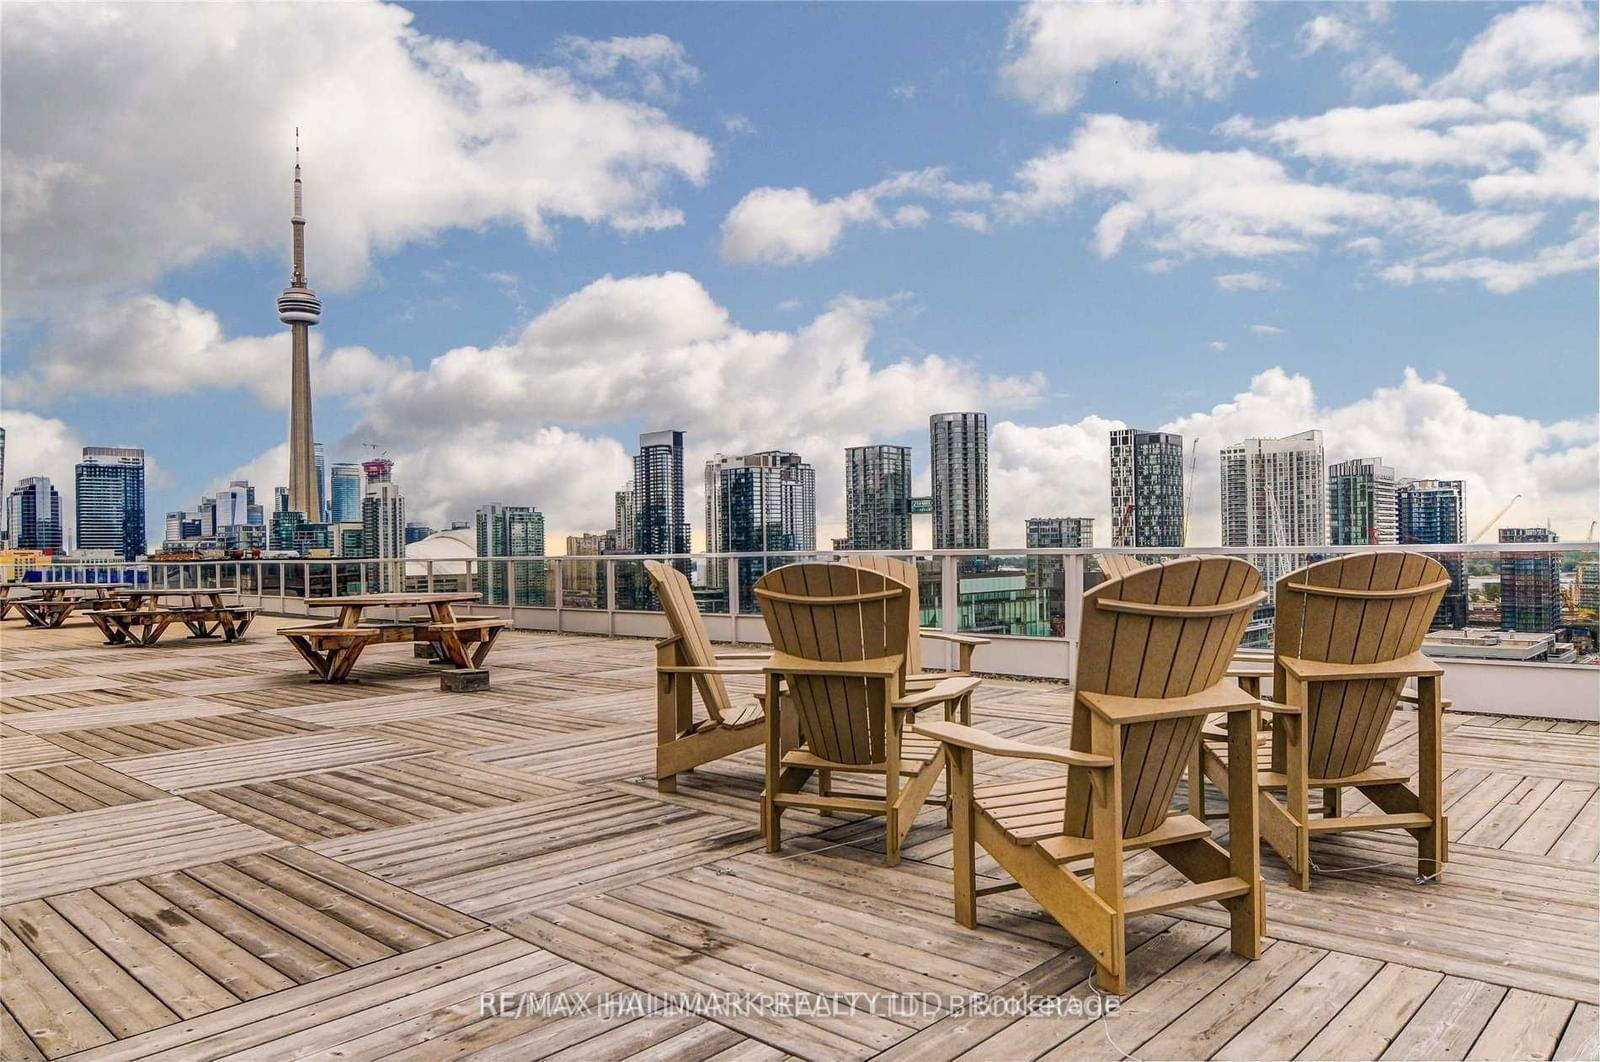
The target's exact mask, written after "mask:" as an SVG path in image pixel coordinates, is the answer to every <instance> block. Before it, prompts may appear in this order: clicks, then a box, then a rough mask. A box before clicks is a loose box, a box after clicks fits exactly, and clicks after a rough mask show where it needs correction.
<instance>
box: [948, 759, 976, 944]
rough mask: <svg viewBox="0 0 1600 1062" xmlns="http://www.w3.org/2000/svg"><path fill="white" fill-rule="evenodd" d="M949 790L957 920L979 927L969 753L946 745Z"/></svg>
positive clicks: (970, 760)
mask: <svg viewBox="0 0 1600 1062" xmlns="http://www.w3.org/2000/svg"><path fill="white" fill-rule="evenodd" d="M945 754H946V760H945V762H946V764H947V765H948V767H949V772H948V775H947V779H946V784H947V785H948V786H949V787H950V795H949V804H948V807H949V812H950V843H951V855H952V857H953V872H954V877H955V900H956V921H957V922H959V923H961V924H962V925H963V926H966V927H967V928H968V929H976V928H978V850H977V838H976V837H975V836H974V834H973V828H972V827H973V821H972V819H973V812H972V750H971V749H958V748H951V747H949V746H946V748H945Z"/></svg>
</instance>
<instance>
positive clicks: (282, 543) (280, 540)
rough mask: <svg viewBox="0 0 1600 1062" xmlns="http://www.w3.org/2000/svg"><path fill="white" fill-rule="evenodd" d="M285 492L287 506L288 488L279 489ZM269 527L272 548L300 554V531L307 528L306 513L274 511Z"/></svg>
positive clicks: (289, 510) (288, 509)
mask: <svg viewBox="0 0 1600 1062" xmlns="http://www.w3.org/2000/svg"><path fill="white" fill-rule="evenodd" d="M278 489H279V490H281V491H283V493H284V498H285V506H287V504H288V503H287V499H288V494H289V491H288V488H287V487H279V488H278ZM268 526H269V534H268V540H269V541H270V542H271V543H272V548H273V549H277V550H294V551H295V552H299V543H300V531H301V528H302V527H304V526H306V515H305V513H297V512H295V511H294V510H293V509H290V508H287V507H285V508H282V509H274V510H273V512H272V520H271V522H270V524H269V525H268Z"/></svg>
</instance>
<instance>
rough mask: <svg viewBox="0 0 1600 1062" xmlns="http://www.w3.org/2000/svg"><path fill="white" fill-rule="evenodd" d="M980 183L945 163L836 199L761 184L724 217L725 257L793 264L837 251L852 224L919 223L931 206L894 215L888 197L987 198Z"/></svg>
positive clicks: (880, 225) (942, 199)
mask: <svg viewBox="0 0 1600 1062" xmlns="http://www.w3.org/2000/svg"><path fill="white" fill-rule="evenodd" d="M989 194H990V193H989V186H988V185H986V184H983V183H981V182H960V181H952V180H950V179H949V178H948V177H947V176H946V170H945V168H944V167H942V166H933V167H929V168H927V169H922V170H912V171H907V172H904V173H897V174H895V175H894V176H892V177H888V178H886V179H884V180H882V181H879V182H878V183H877V184H874V185H871V186H869V187H867V188H860V189H857V190H856V191H853V192H849V193H847V194H845V195H841V196H836V197H835V198H833V199H824V200H818V199H817V198H815V197H814V196H813V195H812V194H811V192H810V191H809V190H808V189H805V188H770V187H766V188H757V189H755V190H754V191H752V192H750V193H748V194H747V195H745V197H744V198H743V199H741V200H739V201H738V202H737V203H735V204H734V205H733V209H732V210H729V211H728V216H727V217H726V218H724V219H723V221H722V257H723V258H724V259H726V260H727V261H730V262H746V263H750V262H763V263H768V264H773V265H793V264H796V263H800V262H814V261H816V260H817V259H819V258H826V257H827V256H828V255H829V254H832V253H833V250H834V248H835V247H837V246H838V243H839V240H840V239H841V238H842V237H843V236H844V233H845V230H846V229H847V228H849V227H851V226H854V225H868V224H870V225H876V226H878V227H880V228H895V227H903V226H906V225H921V224H922V223H923V222H925V221H927V219H928V212H927V209H926V208H924V207H921V206H917V205H914V204H908V205H911V206H913V207H914V209H912V210H910V211H909V212H908V211H907V210H906V208H905V207H901V208H900V209H899V210H898V211H896V212H895V213H894V214H893V215H886V214H884V212H883V211H882V210H881V209H879V204H880V203H881V202H883V201H885V200H892V199H899V198H905V197H910V196H915V197H920V198H924V199H932V200H939V201H946V202H951V201H953V202H972V201H979V200H984V199H987V198H988V197H989Z"/></svg>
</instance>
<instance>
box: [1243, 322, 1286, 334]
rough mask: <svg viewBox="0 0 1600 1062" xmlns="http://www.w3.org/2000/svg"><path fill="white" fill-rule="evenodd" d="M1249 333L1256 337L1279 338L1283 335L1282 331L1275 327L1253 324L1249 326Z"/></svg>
mask: <svg viewBox="0 0 1600 1062" xmlns="http://www.w3.org/2000/svg"><path fill="white" fill-rule="evenodd" d="M1250 331H1252V332H1254V333H1255V334H1256V335H1258V336H1281V335H1283V334H1284V330H1283V329H1281V328H1279V327H1278V326H1277V325H1269V324H1253V325H1251V326H1250Z"/></svg>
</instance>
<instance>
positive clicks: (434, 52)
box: [0, 3, 712, 313]
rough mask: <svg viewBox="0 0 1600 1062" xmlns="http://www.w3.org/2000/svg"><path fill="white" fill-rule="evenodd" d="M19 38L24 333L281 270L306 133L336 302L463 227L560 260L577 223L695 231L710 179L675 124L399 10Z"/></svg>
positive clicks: (16, 126) (217, 13)
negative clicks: (386, 266)
mask: <svg viewBox="0 0 1600 1062" xmlns="http://www.w3.org/2000/svg"><path fill="white" fill-rule="evenodd" d="M5 21H6V26H5V34H4V37H3V38H0V62H3V69H4V90H5V91H4V93H3V95H0V119H3V122H4V126H5V130H6V135H5V148H4V155H3V176H4V197H5V204H4V229H3V236H4V259H3V260H4V274H3V282H4V284H5V288H6V293H7V296H8V298H7V299H6V304H7V310H8V312H11V313H16V312H17V311H18V309H19V308H21V309H22V310H24V311H25V312H34V311H36V310H38V309H40V308H42V307H43V306H44V305H45V304H47V303H49V302H58V303H71V302H72V301H74V300H76V299H77V298H79V297H81V295H82V294H83V293H84V292H85V291H93V290H105V289H127V288H132V287H135V286H138V285H143V284H147V283H149V282H151V281H153V280H154V279H156V278H158V277H160V276H162V275H163V274H165V273H166V272H167V271H169V270H171V269H173V268H175V267H179V266H183V265H188V264H192V263H194V262H197V261H199V260H201V259H203V258H206V257H207V256H213V255H217V254H221V253H228V252H235V251H244V252H247V253H260V252H263V251H267V252H270V253H272V254H275V255H277V254H285V253H286V248H287V245H288V226H287V222H288V214H289V206H290V204H289V172H290V167H291V161H292V160H291V158H290V152H291V150H292V146H293V130H294V128H295V127H296V126H299V127H300V129H301V131H302V143H303V146H304V156H303V161H304V163H305V167H306V180H307V185H306V207H307V214H308V216H309V218H310V224H309V226H308V241H309V245H310V246H309V254H310V266H311V278H312V282H313V283H314V284H322V285H326V286H330V287H334V288H342V287H348V286H350V285H352V284H354V283H356V282H357V281H358V280H360V279H361V277H362V276H363V275H364V273H365V271H366V269H367V266H368V263H369V261H370V259H371V258H372V256H373V255H375V254H379V253H382V252H385V251H389V250H392V249H394V248H396V247H398V246H400V245H402V244H405V243H407V242H409V241H413V240H419V239H427V238H430V237H432V236H434V235H436V234H437V233H439V232H441V231H443V230H445V229H449V228H452V227H463V226H464V227H482V226H486V225H492V224H514V225H518V226H520V227H521V228H522V229H523V230H524V231H525V232H526V234H527V235H528V237H529V238H530V239H534V240H539V241H548V240H550V239H551V238H552V237H553V226H554V225H555V223H556V222H558V221H560V220H562V219H573V220H578V221H583V222H588V223H591V224H605V225H609V226H611V227H613V228H615V229H617V230H619V231H623V232H632V231H637V230H640V229H651V228H661V227H665V226H671V225H676V224H679V223H680V222H681V215H680V213H679V212H678V210H677V209H675V208H674V207H672V206H671V205H670V204H669V203H667V202H666V201H665V200H664V198H663V196H664V194H665V193H666V192H667V191H668V190H669V189H670V187H671V186H672V184H673V182H675V181H679V180H687V181H691V182H700V181H702V180H704V179H705V178H706V176H707V175H708V173H709V171H710V165H711V156H712V153H711V147H710V145H709V143H708V142H707V141H706V140H705V139H704V138H703V137H701V136H698V135H696V134H694V133H692V132H689V131H688V130H686V129H683V128H681V127H680V126H679V125H677V124H675V123H674V122H673V121H672V119H671V118H669V117H668V115H667V114H666V113H664V112H663V111H662V110H660V109H659V108H657V107H654V106H650V105H647V104H644V103H640V102H636V101H633V100H627V99H619V98H616V97H613V96H608V95H606V94H605V93H603V92H601V91H599V90H597V89H595V88H592V87H590V86H588V85H586V84H584V83H582V82H581V81H578V80H576V79H575V77H574V75H573V74H572V73H571V72H570V71H568V70H567V69H565V68H561V67H551V68H533V67H528V66H524V65H522V64H520V63H517V62H514V61H511V60H508V59H505V58H503V57H501V56H498V55H496V54H495V53H493V52H492V51H490V50H489V49H487V48H485V47H483V46H481V45H478V44H474V43H471V42H465V41H457V40H448V39H444V38H439V37H430V36H428V35H426V34H422V33H419V32H417V31H416V30H414V29H413V28H411V26H410V25H409V23H410V21H411V14H410V13H409V12H407V11H406V10H404V9H403V8H401V7H398V6H394V5H389V4H377V3H349V4H336V5H309V6H273V5H214V6H210V7H207V8H206V9H205V11H204V17H200V16H198V15H197V14H196V10H195V9H193V8H187V7H182V6H170V5H151V6H116V5H111V6H100V7H82V6H70V5H48V4H40V5H27V6H23V7H19V8H17V9H16V10H14V11H9V12H8V13H7V15H6V20H5ZM241 56H248V57H249V60H250V61H249V62H241V61H240V57H241ZM263 71H270V74H269V75H267V76H262V72H263ZM286 273H287V271H286Z"/></svg>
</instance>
